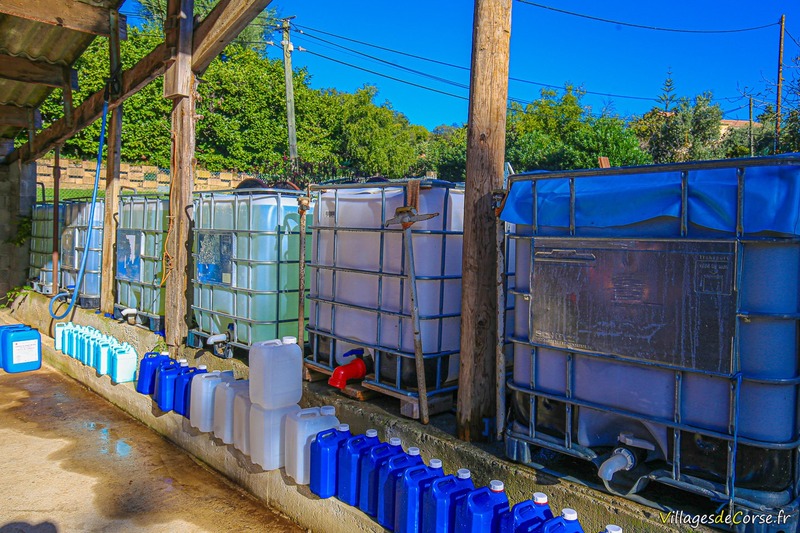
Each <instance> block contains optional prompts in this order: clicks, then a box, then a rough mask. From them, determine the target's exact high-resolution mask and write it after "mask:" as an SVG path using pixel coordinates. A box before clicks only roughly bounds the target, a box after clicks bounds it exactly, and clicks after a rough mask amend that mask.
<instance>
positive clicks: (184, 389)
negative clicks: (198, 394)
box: [173, 365, 208, 418]
mask: <svg viewBox="0 0 800 533" xmlns="http://www.w3.org/2000/svg"><path fill="white" fill-rule="evenodd" d="M207 372H208V370H207V369H206V365H200V366H199V367H197V368H189V371H188V372H183V373H180V374H178V377H177V378H176V379H175V405H174V406H173V410H174V411H175V412H176V413H178V414H179V415H183V416H185V417H186V418H189V401H190V400H191V397H192V379H194V377H195V376H196V375H198V374H205V373H207Z"/></svg>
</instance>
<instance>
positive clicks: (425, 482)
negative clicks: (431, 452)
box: [394, 459, 444, 533]
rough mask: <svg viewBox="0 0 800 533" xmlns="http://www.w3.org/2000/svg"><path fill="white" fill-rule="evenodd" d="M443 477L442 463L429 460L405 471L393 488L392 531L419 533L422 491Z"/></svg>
mask: <svg viewBox="0 0 800 533" xmlns="http://www.w3.org/2000/svg"><path fill="white" fill-rule="evenodd" d="M440 477H444V471H443V470H442V461H440V460H439V459H431V464H430V466H426V465H424V464H422V465H419V466H414V467H411V468H408V469H406V471H405V472H403V475H402V476H400V477H399V478H398V479H397V485H396V486H395V493H396V495H395V500H394V501H395V504H394V508H395V512H394V530H395V531H397V532H399V533H419V531H420V530H421V529H422V491H423V490H425V489H427V488H428V487H430V486H431V483H433V482H434V481H435V480H437V479H439V478H440Z"/></svg>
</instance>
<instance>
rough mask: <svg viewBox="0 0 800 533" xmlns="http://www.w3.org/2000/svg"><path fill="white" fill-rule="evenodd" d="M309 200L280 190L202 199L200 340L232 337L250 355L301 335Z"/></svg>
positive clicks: (197, 288)
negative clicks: (304, 206) (302, 209)
mask: <svg viewBox="0 0 800 533" xmlns="http://www.w3.org/2000/svg"><path fill="white" fill-rule="evenodd" d="M301 196H303V193H302V192H300V191H292V190H279V189H243V190H236V191H213V192H202V193H198V194H197V195H196V196H195V200H194V249H193V257H194V264H195V268H194V276H193V278H194V279H193V280H192V285H193V288H194V303H193V305H192V309H193V310H194V317H195V321H196V322H197V328H196V329H195V330H194V333H196V334H198V335H199V336H200V337H208V336H211V335H216V334H220V333H223V334H224V333H227V334H228V335H229V340H230V344H232V345H234V346H238V347H240V348H245V349H247V348H249V347H250V346H251V345H252V344H253V343H255V342H259V341H265V340H269V339H277V338H282V337H284V336H296V335H297V313H298V311H297V309H298V291H299V267H298V263H299V248H300V234H299V227H300V215H299V214H298V204H297V200H298V198H299V197H301ZM311 214H312V212H311V210H310V211H308V213H307V215H306V216H307V219H310V217H311ZM309 225H310V224H309ZM308 237H310V235H308V233H307V238H308ZM301 342H302V341H301Z"/></svg>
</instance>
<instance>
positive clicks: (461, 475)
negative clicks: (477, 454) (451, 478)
mask: <svg viewBox="0 0 800 533" xmlns="http://www.w3.org/2000/svg"><path fill="white" fill-rule="evenodd" d="M456 477H457V478H458V479H469V478H471V477H472V472H470V471H469V469H467V468H459V469H458V472H456Z"/></svg>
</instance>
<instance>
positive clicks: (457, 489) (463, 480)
mask: <svg viewBox="0 0 800 533" xmlns="http://www.w3.org/2000/svg"><path fill="white" fill-rule="evenodd" d="M473 490H475V485H474V484H473V482H472V474H471V472H470V471H469V470H467V469H466V468H460V469H459V470H458V472H456V475H454V476H453V475H449V476H444V477H441V478H439V479H436V480H434V481H433V482H432V483H431V485H430V487H427V488H425V489H423V491H422V531H423V532H424V533H452V532H453V531H455V527H456V504H457V503H458V502H459V501H461V500H462V499H464V498H465V497H466V495H467V494H469V493H470V492H471V491H473Z"/></svg>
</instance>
